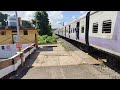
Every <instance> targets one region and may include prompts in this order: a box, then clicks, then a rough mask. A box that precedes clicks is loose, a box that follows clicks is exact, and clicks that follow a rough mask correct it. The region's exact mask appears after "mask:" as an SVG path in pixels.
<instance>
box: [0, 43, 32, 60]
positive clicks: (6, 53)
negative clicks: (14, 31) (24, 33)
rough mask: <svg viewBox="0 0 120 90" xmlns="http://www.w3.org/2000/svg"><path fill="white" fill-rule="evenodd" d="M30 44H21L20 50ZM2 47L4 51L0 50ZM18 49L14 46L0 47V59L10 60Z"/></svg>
mask: <svg viewBox="0 0 120 90" xmlns="http://www.w3.org/2000/svg"><path fill="white" fill-rule="evenodd" d="M29 45H30V44H22V49H25V48H26V47H28V46H29ZM2 46H4V50H2ZM7 46H9V48H7ZM17 51H18V49H17V48H16V44H9V45H0V58H10V57H11V56H13V55H15V54H16V52H17Z"/></svg>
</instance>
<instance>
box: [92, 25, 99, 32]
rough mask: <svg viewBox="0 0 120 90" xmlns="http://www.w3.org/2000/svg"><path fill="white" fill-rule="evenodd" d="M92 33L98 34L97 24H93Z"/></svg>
mask: <svg viewBox="0 0 120 90" xmlns="http://www.w3.org/2000/svg"><path fill="white" fill-rule="evenodd" d="M93 33H98V23H93Z"/></svg>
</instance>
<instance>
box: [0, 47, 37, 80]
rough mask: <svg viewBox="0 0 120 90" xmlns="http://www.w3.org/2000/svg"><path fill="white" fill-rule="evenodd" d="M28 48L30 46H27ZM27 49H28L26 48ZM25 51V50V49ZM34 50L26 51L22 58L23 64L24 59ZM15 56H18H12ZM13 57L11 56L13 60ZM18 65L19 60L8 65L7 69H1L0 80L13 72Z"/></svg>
mask: <svg viewBox="0 0 120 90" xmlns="http://www.w3.org/2000/svg"><path fill="white" fill-rule="evenodd" d="M26 46H27V45H24V46H23V48H25V47H26ZM29 46H30V45H29ZM28 48H29V47H28ZM26 49H27V48H26ZM35 49H36V47H33V48H32V49H31V50H30V51H28V52H27V53H26V54H25V56H24V57H23V58H24V60H23V62H24V61H25V58H26V57H27V56H28V55H30V54H31V53H33V52H34V50H35ZM16 55H19V54H15V55H14V56H16ZM14 56H13V58H14ZM11 58H12V57H11ZM6 60H7V59H6ZM20 64H21V59H20V60H18V61H17V63H16V64H14V65H10V66H8V67H6V68H3V69H1V70H0V78H2V77H4V76H6V75H8V74H9V73H11V72H13V71H15V70H16V69H17V68H18V66H19V65H20Z"/></svg>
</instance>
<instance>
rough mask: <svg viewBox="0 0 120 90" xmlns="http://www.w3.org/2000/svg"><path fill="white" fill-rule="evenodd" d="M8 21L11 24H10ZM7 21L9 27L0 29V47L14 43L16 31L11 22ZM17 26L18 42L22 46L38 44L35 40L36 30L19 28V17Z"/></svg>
mask: <svg viewBox="0 0 120 90" xmlns="http://www.w3.org/2000/svg"><path fill="white" fill-rule="evenodd" d="M12 19H14V18H12ZM9 21H10V22H12V24H11V23H10V22H9ZM9 21H8V24H9V25H8V26H7V27H5V28H0V45H5V44H14V43H16V40H17V29H16V26H14V23H13V20H9ZM18 24H19V34H20V42H22V44H31V43H38V40H37V36H38V30H37V29H35V28H23V27H22V26H21V20H20V17H19V18H18ZM10 25H11V26H10ZM12 25H13V26H12Z"/></svg>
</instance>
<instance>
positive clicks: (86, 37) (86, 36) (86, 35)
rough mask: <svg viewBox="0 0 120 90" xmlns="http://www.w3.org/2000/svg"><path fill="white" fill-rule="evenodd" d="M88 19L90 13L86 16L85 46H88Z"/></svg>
mask: <svg viewBox="0 0 120 90" xmlns="http://www.w3.org/2000/svg"><path fill="white" fill-rule="evenodd" d="M89 19H90V12H88V13H87V15H86V32H85V40H86V44H87V45H89Z"/></svg>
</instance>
